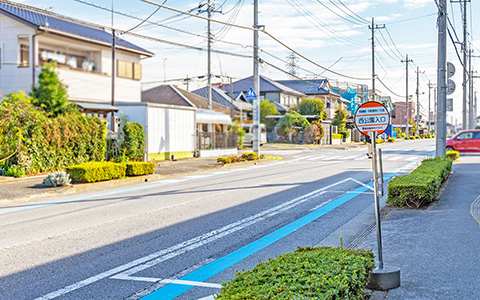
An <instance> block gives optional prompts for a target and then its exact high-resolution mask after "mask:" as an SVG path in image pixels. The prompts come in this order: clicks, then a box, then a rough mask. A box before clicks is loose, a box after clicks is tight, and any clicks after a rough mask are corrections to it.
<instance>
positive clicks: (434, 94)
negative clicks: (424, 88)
mask: <svg viewBox="0 0 480 300" xmlns="http://www.w3.org/2000/svg"><path fill="white" fill-rule="evenodd" d="M434 85H435V84H434ZM437 95H438V90H437V87H434V88H433V120H435V126H433V130H434V133H435V135H437V121H436V120H437V105H438V102H437Z"/></svg>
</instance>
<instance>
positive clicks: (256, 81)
mask: <svg viewBox="0 0 480 300" xmlns="http://www.w3.org/2000/svg"><path fill="white" fill-rule="evenodd" d="M260 27H261V26H259V25H258V0H254V1H253V28H255V29H259V28H260ZM258 65H259V57H258V30H255V31H253V90H254V91H255V94H256V95H257V99H255V100H254V101H253V114H254V116H253V152H255V153H257V154H258V155H259V156H260V132H261V130H260V103H259V98H260V74H259V72H258Z"/></svg>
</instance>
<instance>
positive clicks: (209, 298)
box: [197, 296, 215, 300]
mask: <svg viewBox="0 0 480 300" xmlns="http://www.w3.org/2000/svg"><path fill="white" fill-rule="evenodd" d="M197 300H215V296H208V297H203V298H199V299H197Z"/></svg>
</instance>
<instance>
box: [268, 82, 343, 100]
mask: <svg viewBox="0 0 480 300" xmlns="http://www.w3.org/2000/svg"><path fill="white" fill-rule="evenodd" d="M277 82H278V83H280V84H283V85H285V86H288V87H289V88H291V89H294V90H296V91H299V92H301V93H303V94H305V95H334V96H337V97H340V95H339V94H337V93H335V92H334V91H332V90H331V89H330V86H329V84H328V79H305V80H277Z"/></svg>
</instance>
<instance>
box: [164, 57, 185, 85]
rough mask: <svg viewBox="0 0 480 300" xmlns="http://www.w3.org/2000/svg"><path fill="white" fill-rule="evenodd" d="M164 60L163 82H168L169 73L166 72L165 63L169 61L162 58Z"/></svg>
mask: <svg viewBox="0 0 480 300" xmlns="http://www.w3.org/2000/svg"><path fill="white" fill-rule="evenodd" d="M162 59H163V82H167V71H166V68H165V62H166V61H167V58H166V57H162ZM187 90H188V89H187Z"/></svg>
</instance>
